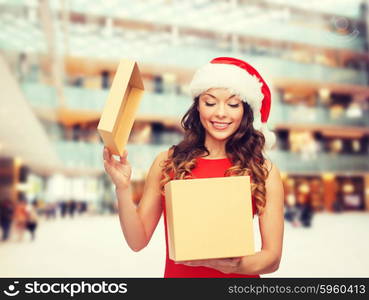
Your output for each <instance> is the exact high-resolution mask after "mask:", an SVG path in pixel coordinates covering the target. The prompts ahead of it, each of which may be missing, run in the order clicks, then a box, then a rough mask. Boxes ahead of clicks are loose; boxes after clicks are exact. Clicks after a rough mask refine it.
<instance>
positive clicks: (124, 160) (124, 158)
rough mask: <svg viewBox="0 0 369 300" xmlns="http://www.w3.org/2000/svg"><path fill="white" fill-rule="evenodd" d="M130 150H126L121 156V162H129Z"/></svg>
mask: <svg viewBox="0 0 369 300" xmlns="http://www.w3.org/2000/svg"><path fill="white" fill-rule="evenodd" d="M127 156H128V151H127V150H124V151H123V154H122V156H120V162H121V163H122V164H125V163H126V162H127Z"/></svg>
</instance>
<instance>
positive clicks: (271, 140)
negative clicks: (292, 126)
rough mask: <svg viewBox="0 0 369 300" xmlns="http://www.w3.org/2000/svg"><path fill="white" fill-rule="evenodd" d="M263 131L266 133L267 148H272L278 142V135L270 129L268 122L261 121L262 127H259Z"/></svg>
mask: <svg viewBox="0 0 369 300" xmlns="http://www.w3.org/2000/svg"><path fill="white" fill-rule="evenodd" d="M259 130H260V131H261V133H262V134H263V135H264V138H265V145H264V148H265V150H270V149H272V147H273V146H274V144H275V142H276V136H275V133H274V132H273V131H271V130H269V128H268V126H267V124H266V123H261V127H260V129H259Z"/></svg>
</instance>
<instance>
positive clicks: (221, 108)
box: [216, 104, 226, 117]
mask: <svg viewBox="0 0 369 300" xmlns="http://www.w3.org/2000/svg"><path fill="white" fill-rule="evenodd" d="M216 115H217V116H218V117H225V115H226V111H225V107H224V105H223V104H219V105H217V110H216Z"/></svg>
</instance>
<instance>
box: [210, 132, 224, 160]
mask: <svg viewBox="0 0 369 300" xmlns="http://www.w3.org/2000/svg"><path fill="white" fill-rule="evenodd" d="M225 145H226V141H220V140H215V139H213V138H211V137H208V136H207V137H206V138H205V147H206V149H208V150H209V155H208V156H207V157H208V158H213V159H214V158H224V157H227V153H226V151H225Z"/></svg>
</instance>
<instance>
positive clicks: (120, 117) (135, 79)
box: [97, 59, 144, 155]
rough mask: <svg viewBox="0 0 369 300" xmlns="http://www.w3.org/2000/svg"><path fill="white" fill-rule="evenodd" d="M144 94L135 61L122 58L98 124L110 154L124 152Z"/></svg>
mask: <svg viewBox="0 0 369 300" xmlns="http://www.w3.org/2000/svg"><path fill="white" fill-rule="evenodd" d="M143 93H144V85H143V82H142V78H141V74H140V70H139V69H138V66H137V63H136V62H135V61H132V60H128V59H122V60H121V61H120V63H119V66H118V69H117V72H116V73H115V76H114V79H113V83H112V85H111V88H110V91H109V96H108V99H107V101H106V104H105V107H104V110H103V112H102V114H101V118H100V122H99V125H98V126H97V130H98V132H99V134H100V136H101V138H102V139H103V141H104V144H105V146H106V147H108V148H109V150H110V152H111V153H112V154H115V155H122V154H123V151H124V147H125V146H126V144H127V142H128V138H129V134H130V132H131V129H132V126H133V123H134V120H135V116H136V113H137V110H138V107H139V104H140V101H141V98H142V96H143Z"/></svg>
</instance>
